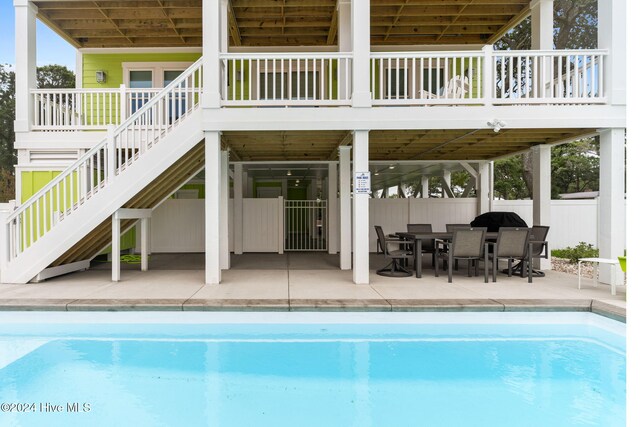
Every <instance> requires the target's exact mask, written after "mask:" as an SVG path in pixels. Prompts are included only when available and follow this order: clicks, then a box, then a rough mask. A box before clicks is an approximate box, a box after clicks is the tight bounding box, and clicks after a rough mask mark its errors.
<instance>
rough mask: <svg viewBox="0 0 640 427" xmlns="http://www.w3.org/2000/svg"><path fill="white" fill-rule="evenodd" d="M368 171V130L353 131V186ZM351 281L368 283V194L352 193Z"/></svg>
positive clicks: (360, 283)
mask: <svg viewBox="0 0 640 427" xmlns="http://www.w3.org/2000/svg"><path fill="white" fill-rule="evenodd" d="M367 3H369V2H368V1H367ZM368 171H369V131H368V130H355V131H353V171H352V176H353V178H352V180H353V187H354V188H355V184H356V181H355V179H356V173H359V172H368ZM352 224H353V283H355V284H356V285H367V284H369V195H368V194H356V192H355V191H354V193H353V220H352Z"/></svg>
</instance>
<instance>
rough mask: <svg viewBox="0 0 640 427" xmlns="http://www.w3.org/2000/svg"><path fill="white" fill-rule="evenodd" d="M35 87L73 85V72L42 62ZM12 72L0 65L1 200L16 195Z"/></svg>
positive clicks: (14, 100)
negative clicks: (43, 64)
mask: <svg viewBox="0 0 640 427" xmlns="http://www.w3.org/2000/svg"><path fill="white" fill-rule="evenodd" d="M37 82H38V88H41V89H42V88H44V89H59V88H73V87H75V83H76V79H75V74H74V73H73V71H71V70H69V69H68V68H67V67H65V66H62V65H45V66H43V67H38V70H37ZM15 96H16V84H15V73H14V72H13V71H11V70H9V69H8V67H6V66H4V65H2V64H0V202H3V201H6V200H10V199H13V198H15V195H14V191H13V189H14V188H15V185H14V181H15V176H14V169H13V168H14V165H15V164H16V163H17V156H16V152H15V150H14V148H13V144H14V141H15V132H14V129H13V121H14V120H15V116H16V114H15V113H16V99H15Z"/></svg>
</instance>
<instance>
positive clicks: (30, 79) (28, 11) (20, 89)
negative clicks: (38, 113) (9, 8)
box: [13, 0, 38, 132]
mask: <svg viewBox="0 0 640 427" xmlns="http://www.w3.org/2000/svg"><path fill="white" fill-rule="evenodd" d="M13 5H14V6H15V13H16V20H15V25H16V120H15V123H14V129H15V131H16V132H28V131H29V129H30V128H31V124H32V123H33V99H32V97H31V94H30V93H29V91H30V89H35V88H36V84H37V80H36V14H37V13H38V8H37V7H36V6H34V5H33V3H31V2H30V1H27V0H14V2H13Z"/></svg>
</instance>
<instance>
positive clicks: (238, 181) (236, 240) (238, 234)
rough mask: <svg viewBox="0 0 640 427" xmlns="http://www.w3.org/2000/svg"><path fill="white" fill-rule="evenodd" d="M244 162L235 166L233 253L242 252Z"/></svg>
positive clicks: (238, 253)
mask: <svg viewBox="0 0 640 427" xmlns="http://www.w3.org/2000/svg"><path fill="white" fill-rule="evenodd" d="M245 176H246V174H245V173H243V172H242V163H236V165H235V166H234V167H233V217H234V221H233V253H234V254H236V255H240V254H242V205H243V203H242V198H243V195H242V194H243V189H244V178H245Z"/></svg>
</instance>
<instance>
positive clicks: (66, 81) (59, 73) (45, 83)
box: [38, 65, 76, 89]
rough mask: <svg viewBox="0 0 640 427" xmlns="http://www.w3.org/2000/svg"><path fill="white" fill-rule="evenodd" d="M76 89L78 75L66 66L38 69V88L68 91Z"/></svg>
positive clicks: (50, 66) (49, 66)
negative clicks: (68, 89) (67, 89)
mask: <svg viewBox="0 0 640 427" xmlns="http://www.w3.org/2000/svg"><path fill="white" fill-rule="evenodd" d="M73 87H76V75H75V74H74V73H73V71H71V70H70V69H68V68H67V67H65V66H64V65H45V66H43V67H38V88H40V89H66V88H73Z"/></svg>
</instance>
